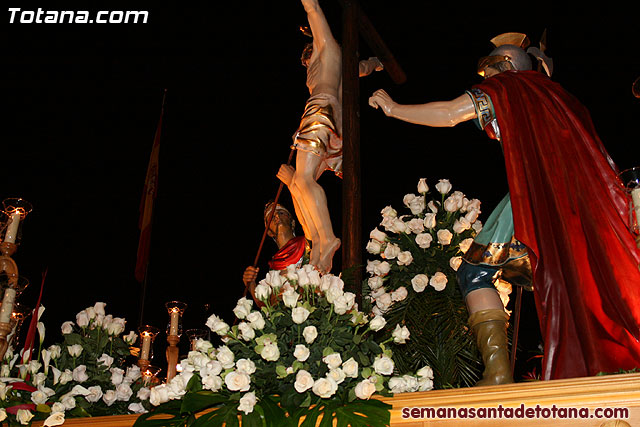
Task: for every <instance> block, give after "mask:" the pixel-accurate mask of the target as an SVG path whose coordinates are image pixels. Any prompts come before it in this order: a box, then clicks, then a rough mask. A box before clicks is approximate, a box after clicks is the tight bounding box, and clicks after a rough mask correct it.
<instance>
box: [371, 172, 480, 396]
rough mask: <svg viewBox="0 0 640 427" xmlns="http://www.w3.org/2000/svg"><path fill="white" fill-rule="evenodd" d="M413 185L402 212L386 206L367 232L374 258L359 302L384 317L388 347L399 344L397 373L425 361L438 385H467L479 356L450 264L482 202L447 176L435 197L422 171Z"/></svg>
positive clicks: (470, 233)
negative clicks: (458, 188) (455, 186)
mask: <svg viewBox="0 0 640 427" xmlns="http://www.w3.org/2000/svg"><path fill="white" fill-rule="evenodd" d="M417 190H418V194H407V195H405V196H404V198H403V203H404V207H405V208H406V209H407V210H408V212H407V213H403V214H400V213H398V211H397V210H396V209H394V208H393V207H391V206H387V207H385V208H384V209H383V210H382V212H381V214H382V221H381V223H380V224H379V225H378V226H377V227H376V228H374V229H373V231H371V233H370V240H369V242H368V244H367V251H368V252H369V253H370V254H372V255H375V256H376V258H375V259H371V260H369V261H367V272H368V273H369V277H368V278H367V279H366V280H365V283H364V284H363V289H364V291H363V294H364V295H365V301H367V302H368V303H369V304H368V306H366V307H364V309H365V310H366V311H369V312H370V313H371V315H372V316H384V317H385V318H386V321H387V323H386V325H385V327H384V329H383V330H381V332H380V333H381V334H383V335H385V334H386V335H385V336H389V337H391V338H392V339H393V342H394V344H393V345H394V346H395V345H399V344H402V345H400V346H398V347H397V348H396V347H394V361H395V362H396V369H397V370H398V371H399V372H400V373H407V372H415V371H416V370H418V369H420V368H421V367H422V366H424V365H428V366H430V367H431V368H432V369H433V371H434V372H435V379H434V381H435V387H436V388H442V387H451V386H453V387H460V386H469V385H473V384H475V382H476V380H477V378H478V375H479V367H480V359H479V357H478V355H477V350H476V347H475V343H474V341H473V339H472V337H471V335H470V332H469V330H468V328H467V326H466V324H467V318H468V316H467V310H466V306H465V304H464V301H463V299H462V295H461V293H460V290H459V289H458V284H457V279H456V271H457V269H458V267H459V266H460V264H461V262H462V255H464V253H465V252H466V251H467V250H468V249H469V247H470V245H471V243H472V241H473V238H474V237H475V236H476V234H477V233H478V232H479V231H480V229H481V228H482V223H481V222H480V221H479V220H478V216H479V214H480V205H481V204H480V201H479V200H477V199H468V198H467V197H466V196H465V195H464V194H463V193H462V192H460V191H453V187H452V185H451V183H450V182H449V180H446V179H441V180H440V181H439V182H438V183H437V184H436V185H435V191H434V192H433V196H432V195H431V194H432V192H431V191H430V189H429V186H428V185H427V180H426V179H424V178H423V179H420V181H419V182H418V188H417ZM409 337H410V339H408V338H409ZM405 341H406V343H405ZM392 383H393V384H392V386H391V388H392V389H393V390H396V391H398V390H406V384H411V382H410V381H407V380H406V379H405V380H403V379H400V378H396V379H395V380H394V381H393V382H392Z"/></svg>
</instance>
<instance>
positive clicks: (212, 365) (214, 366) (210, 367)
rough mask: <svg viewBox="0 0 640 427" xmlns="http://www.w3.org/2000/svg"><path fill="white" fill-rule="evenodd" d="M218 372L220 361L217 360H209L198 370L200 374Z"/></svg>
mask: <svg viewBox="0 0 640 427" xmlns="http://www.w3.org/2000/svg"><path fill="white" fill-rule="evenodd" d="M220 372H222V363H220V362H219V361H217V360H209V361H208V362H207V364H206V365H204V367H203V368H202V369H201V370H200V374H202V375H220Z"/></svg>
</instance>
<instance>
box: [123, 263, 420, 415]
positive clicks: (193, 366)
mask: <svg viewBox="0 0 640 427" xmlns="http://www.w3.org/2000/svg"><path fill="white" fill-rule="evenodd" d="M256 295H258V298H259V299H260V300H261V302H262V303H261V305H262V307H261V308H260V309H257V308H255V307H254V304H253V301H252V300H249V299H247V298H241V299H240V300H239V301H238V305H237V307H236V308H235V309H234V310H233V311H234V314H235V315H236V316H237V322H236V324H235V325H233V326H229V325H228V324H227V323H225V322H224V320H222V318H221V317H218V316H216V315H213V316H211V317H210V318H209V320H208V321H207V326H209V328H210V329H211V330H212V331H214V332H215V333H217V334H218V335H219V336H220V337H221V338H222V344H221V345H219V346H217V347H216V346H214V345H213V344H212V343H211V342H208V341H204V340H200V341H198V342H197V350H195V351H191V352H190V353H189V355H188V357H187V358H186V359H184V360H182V361H181V362H180V366H181V367H182V372H181V373H180V374H179V375H178V376H176V377H175V378H174V379H173V380H172V381H170V382H169V383H168V384H162V385H159V386H156V387H154V388H153V389H152V391H151V398H150V400H151V403H152V404H153V405H157V408H155V409H153V410H152V411H150V412H149V413H147V414H143V415H142V416H141V417H139V418H138V421H137V422H136V424H135V426H136V427H145V426H153V425H157V424H153V422H154V421H153V420H152V419H150V417H151V416H153V415H156V414H160V413H162V414H169V415H171V416H173V418H172V419H171V422H172V423H173V422H175V423H176V424H171V425H182V424H179V423H180V422H186V421H188V420H189V419H193V418H192V417H194V416H195V414H196V413H197V412H201V411H203V410H205V409H209V408H215V410H213V411H210V412H205V413H203V414H202V415H200V416H199V417H198V423H199V424H198V425H237V423H238V418H240V419H241V423H242V425H260V426H261V425H264V423H263V422H266V423H267V425H274V426H289V425H291V426H297V425H299V422H300V419H301V418H302V417H305V425H307V424H308V425H316V421H318V420H319V419H324V421H323V424H324V423H327V425H331V424H332V423H331V421H330V420H329V419H330V418H331V419H334V418H335V419H336V421H337V423H338V425H347V424H349V425H351V426H353V427H358V426H374V427H375V426H380V427H382V426H386V425H388V423H389V419H390V414H389V409H390V406H389V405H387V404H385V403H383V402H381V401H379V400H376V399H375V398H374V394H378V395H388V394H389V387H388V383H389V380H390V379H391V378H393V375H394V372H395V364H394V361H393V358H392V352H391V349H390V347H389V346H388V345H387V343H379V342H376V341H375V339H374V335H375V334H376V331H378V330H380V329H381V328H383V327H384V324H385V320H384V318H383V317H382V316H378V317H377V318H374V319H371V321H369V318H368V317H367V316H365V314H364V313H362V312H360V311H359V310H358V306H357V304H356V302H355V295H354V294H352V293H350V292H345V291H344V283H343V281H342V279H341V278H340V277H337V276H334V275H331V274H326V275H323V276H320V275H319V274H318V272H317V271H315V270H314V269H313V268H312V267H311V266H308V265H307V266H303V267H302V268H299V269H296V268H295V267H293V266H292V267H290V268H289V269H287V270H286V271H283V272H277V271H271V272H269V273H268V274H267V275H266V278H265V279H264V280H262V281H260V282H259V283H258V285H257V287H256ZM404 338H405V339H406V336H404ZM425 372H427V374H426V375H422V376H420V375H409V376H408V377H411V378H413V380H412V381H411V383H412V384H414V385H415V387H414V388H413V390H428V389H430V388H431V386H432V382H431V381H430V378H429V375H428V372H431V370H430V368H428V367H427V370H423V373H425ZM431 378H432V375H431ZM407 390H409V388H407ZM165 416H166V415H165ZM181 420H182V421H181ZM200 423H202V424H200Z"/></svg>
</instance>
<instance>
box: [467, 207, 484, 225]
mask: <svg viewBox="0 0 640 427" xmlns="http://www.w3.org/2000/svg"><path fill="white" fill-rule="evenodd" d="M479 215H480V211H479V210H478V209H471V210H469V211H467V213H466V215H465V216H464V218H465V219H466V220H467V221H469V223H470V224H473V223H474V222H476V220H477V219H478V216H479Z"/></svg>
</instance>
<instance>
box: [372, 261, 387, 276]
mask: <svg viewBox="0 0 640 427" xmlns="http://www.w3.org/2000/svg"><path fill="white" fill-rule="evenodd" d="M390 270H391V264H389V263H388V262H387V261H379V260H375V261H369V260H367V273H369V274H372V275H375V276H385V275H387V274H388V273H389V271H390Z"/></svg>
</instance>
